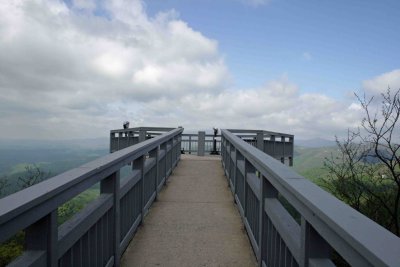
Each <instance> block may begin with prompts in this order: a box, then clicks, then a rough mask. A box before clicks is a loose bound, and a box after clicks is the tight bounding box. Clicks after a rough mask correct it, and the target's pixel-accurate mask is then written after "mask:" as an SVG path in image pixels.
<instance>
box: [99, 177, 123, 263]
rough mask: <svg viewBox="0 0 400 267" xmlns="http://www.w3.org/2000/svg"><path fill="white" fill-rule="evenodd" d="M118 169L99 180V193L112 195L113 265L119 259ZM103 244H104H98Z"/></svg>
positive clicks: (118, 261)
mask: <svg viewBox="0 0 400 267" xmlns="http://www.w3.org/2000/svg"><path fill="white" fill-rule="evenodd" d="M119 178H120V177H119V171H117V172H115V173H113V174H111V175H110V176H108V177H107V178H105V179H103V180H102V181H101V182H100V193H101V194H112V195H113V218H114V221H113V226H112V227H113V228H114V229H113V240H112V246H113V253H114V266H117V267H118V266H119V265H120V260H121V250H120V232H121V229H120V228H121V224H120V212H121V211H120V197H119V187H120V179H119ZM98 245H100V246H104V244H98Z"/></svg>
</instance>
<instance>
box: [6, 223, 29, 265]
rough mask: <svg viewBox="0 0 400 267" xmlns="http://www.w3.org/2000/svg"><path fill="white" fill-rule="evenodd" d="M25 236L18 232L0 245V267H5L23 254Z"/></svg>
mask: <svg viewBox="0 0 400 267" xmlns="http://www.w3.org/2000/svg"><path fill="white" fill-rule="evenodd" d="M24 238H25V234H24V232H22V231H21V232H19V233H18V234H16V235H15V236H14V237H12V238H11V239H10V240H8V241H7V242H5V243H3V244H2V245H0V267H3V266H6V265H7V264H8V263H10V262H11V261H12V260H14V259H15V258H17V257H18V256H19V255H21V254H22V252H23V244H24Z"/></svg>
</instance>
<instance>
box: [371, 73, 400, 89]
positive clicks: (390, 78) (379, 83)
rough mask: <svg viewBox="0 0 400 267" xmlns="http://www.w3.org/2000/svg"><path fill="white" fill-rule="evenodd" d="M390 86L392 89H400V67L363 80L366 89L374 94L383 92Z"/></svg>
mask: <svg viewBox="0 0 400 267" xmlns="http://www.w3.org/2000/svg"><path fill="white" fill-rule="evenodd" d="M388 87H390V88H391V89H392V90H398V89H400V69H396V70H392V71H390V72H386V73H383V74H381V75H378V76H376V77H373V78H372V79H370V80H366V81H364V82H363V88H364V89H365V91H367V92H369V93H372V94H376V93H383V92H385V91H386V90H387V89H388Z"/></svg>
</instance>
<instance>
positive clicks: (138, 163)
mask: <svg viewBox="0 0 400 267" xmlns="http://www.w3.org/2000/svg"><path fill="white" fill-rule="evenodd" d="M145 157H146V156H140V157H139V158H137V159H136V160H134V161H133V164H132V168H133V169H136V170H140V180H141V183H142V184H141V189H140V191H141V194H142V197H141V201H140V202H141V203H140V208H141V213H142V216H141V220H140V221H141V222H140V223H143V219H144V206H145V205H146V203H144V202H145V200H144V161H145Z"/></svg>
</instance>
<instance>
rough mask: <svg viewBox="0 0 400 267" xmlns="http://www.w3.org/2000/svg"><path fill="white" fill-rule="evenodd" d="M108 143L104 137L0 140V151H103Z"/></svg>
mask: <svg viewBox="0 0 400 267" xmlns="http://www.w3.org/2000/svg"><path fill="white" fill-rule="evenodd" d="M109 142H110V141H109V139H108V138H105V137H100V138H86V139H66V140H33V139H32V140H30V139H0V149H12V150H21V149H23V150H29V149H32V150H36V149H63V148H69V149H76V148H85V149H103V148H108V147H109Z"/></svg>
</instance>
